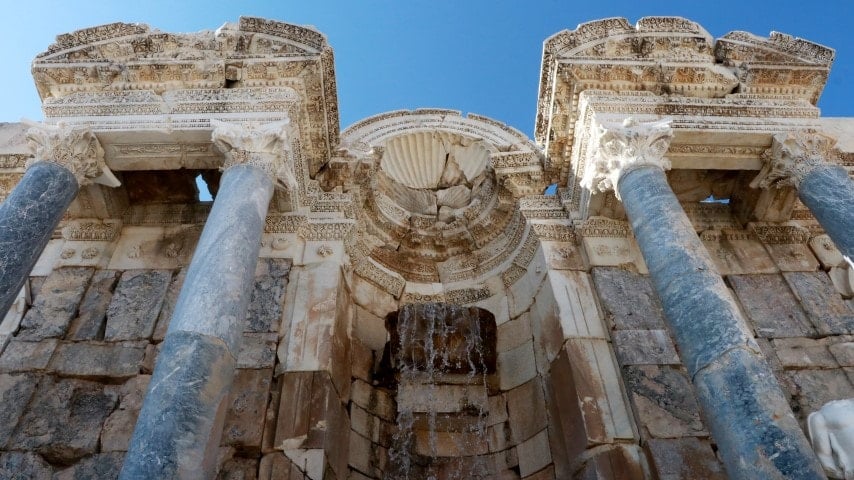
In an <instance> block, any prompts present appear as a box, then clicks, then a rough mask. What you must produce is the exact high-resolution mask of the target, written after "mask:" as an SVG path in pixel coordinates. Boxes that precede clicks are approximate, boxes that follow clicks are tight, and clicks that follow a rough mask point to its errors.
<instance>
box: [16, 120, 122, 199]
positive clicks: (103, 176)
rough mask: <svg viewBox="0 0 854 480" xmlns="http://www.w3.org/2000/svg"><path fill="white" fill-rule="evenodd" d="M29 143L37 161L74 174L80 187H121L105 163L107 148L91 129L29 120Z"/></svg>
mask: <svg viewBox="0 0 854 480" xmlns="http://www.w3.org/2000/svg"><path fill="white" fill-rule="evenodd" d="M27 123H28V124H29V125H30V129H29V130H28V131H27V144H28V145H29V147H30V150H31V151H32V152H33V157H34V161H36V162H39V161H42V162H52V163H56V164H58V165H61V166H62V167H64V168H65V169H66V170H68V171H69V172H71V174H72V175H74V178H76V179H77V184H78V185H80V186H83V185H88V184H91V183H100V184H103V185H107V186H109V187H118V186H119V185H121V182H119V180H118V179H117V178H116V177H115V176H114V175H113V172H111V171H110V169H109V168H107V164H106V163H104V149H103V148H101V142H99V141H98V139H97V138H96V137H95V134H94V133H92V130H90V129H88V128H83V127H72V126H68V125H65V124H63V123H60V124H58V125H48V124H44V123H34V122H27Z"/></svg>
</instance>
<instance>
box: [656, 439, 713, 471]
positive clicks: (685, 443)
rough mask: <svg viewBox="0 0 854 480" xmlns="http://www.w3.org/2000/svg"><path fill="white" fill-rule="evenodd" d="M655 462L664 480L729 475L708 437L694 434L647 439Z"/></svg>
mask: <svg viewBox="0 0 854 480" xmlns="http://www.w3.org/2000/svg"><path fill="white" fill-rule="evenodd" d="M647 450H648V451H649V452H650V457H651V460H652V466H653V468H655V470H656V472H657V473H658V478H660V479H661V480H678V479H683V478H685V479H687V478H703V479H709V480H725V479H726V478H727V476H726V474H725V473H724V471H723V466H722V465H721V464H720V462H719V461H718V459H717V458H715V454H714V452H713V451H712V449H711V447H710V446H709V443H708V441H707V440H701V439H698V438H694V437H685V438H679V439H666V440H665V439H657V438H654V439H650V440H649V442H648V443H647Z"/></svg>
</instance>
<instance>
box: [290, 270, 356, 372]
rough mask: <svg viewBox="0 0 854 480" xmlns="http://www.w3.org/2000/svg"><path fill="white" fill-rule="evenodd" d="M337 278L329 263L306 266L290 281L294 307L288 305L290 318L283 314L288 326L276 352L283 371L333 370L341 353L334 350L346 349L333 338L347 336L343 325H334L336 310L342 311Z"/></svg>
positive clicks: (337, 273)
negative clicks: (335, 361)
mask: <svg viewBox="0 0 854 480" xmlns="http://www.w3.org/2000/svg"><path fill="white" fill-rule="evenodd" d="M340 278H341V272H340V267H339V266H338V265H335V264H332V263H329V262H324V263H318V264H312V265H308V266H305V267H303V268H302V269H301V270H299V275H298V276H297V278H296V279H293V278H291V280H290V281H291V282H292V285H291V286H293V287H294V288H295V294H294V300H293V305H289V307H291V308H292V314H290V315H288V313H287V312H286V314H285V318H290V324H289V326H288V328H287V337H286V338H283V340H282V342H281V343H280V345H279V350H278V357H279V362H280V363H281V364H282V365H283V368H284V370H285V371H312V370H331V369H332V365H333V357H334V355H340V353H341V352H340V349H338V350H336V349H335V348H334V347H336V346H338V347H345V345H343V344H341V343H340V342H339V343H338V344H337V345H336V342H335V341H333V340H334V339H335V338H336V334H337V335H338V336H340V335H341V333H342V331H343V332H344V333H345V334H346V325H338V322H337V320H338V319H339V315H338V313H339V312H338V310H339V308H343V307H344V303H343V302H341V303H339V297H340V294H341V293H343V292H339V286H340V283H341V282H340ZM293 282H295V285H293ZM291 286H289V289H290V288H291ZM340 290H342V291H343V289H340ZM343 361H344V362H346V361H347V360H346V358H344V359H343Z"/></svg>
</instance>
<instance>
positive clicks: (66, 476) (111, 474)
mask: <svg viewBox="0 0 854 480" xmlns="http://www.w3.org/2000/svg"><path fill="white" fill-rule="evenodd" d="M124 458H125V454H124V452H109V453H96V454H95V455H92V456H90V457H86V458H84V459H83V460H80V461H79V462H77V463H76V464H75V465H73V466H71V467H68V468H66V469H63V470H59V471H58V472H56V473H55V474H54V475H53V480H78V479H81V478H92V479H95V478H118V476H119V472H121V470H122V463H123V462H124Z"/></svg>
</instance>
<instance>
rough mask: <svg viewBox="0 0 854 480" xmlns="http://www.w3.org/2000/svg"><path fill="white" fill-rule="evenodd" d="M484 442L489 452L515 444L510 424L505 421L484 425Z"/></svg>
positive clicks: (498, 450)
mask: <svg viewBox="0 0 854 480" xmlns="http://www.w3.org/2000/svg"><path fill="white" fill-rule="evenodd" d="M486 442H487V444H488V446H489V451H490V452H500V451H502V450H506V449H508V448H511V447H513V446H515V443H514V442H513V434H512V433H511V432H510V424H508V423H507V422H506V421H505V422H502V423H498V424H496V425H490V426H488V427H486Z"/></svg>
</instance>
